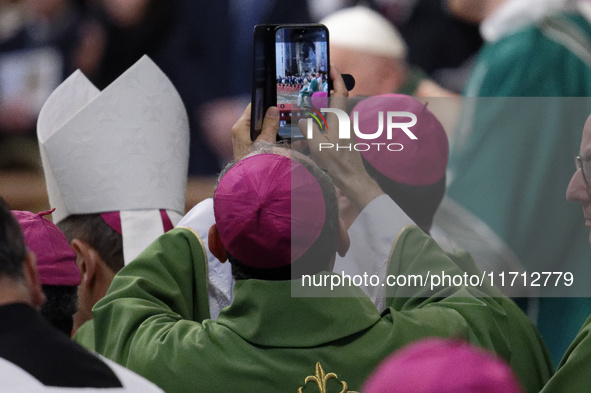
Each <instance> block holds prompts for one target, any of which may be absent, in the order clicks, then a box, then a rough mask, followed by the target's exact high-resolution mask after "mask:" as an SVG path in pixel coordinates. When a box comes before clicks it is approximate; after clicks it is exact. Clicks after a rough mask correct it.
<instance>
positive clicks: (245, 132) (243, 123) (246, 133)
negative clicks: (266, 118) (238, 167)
mask: <svg viewBox="0 0 591 393" xmlns="http://www.w3.org/2000/svg"><path fill="white" fill-rule="evenodd" d="M251 145H252V141H251V140H250V104H248V106H247V107H246V109H245V110H244V112H242V116H240V118H239V119H238V121H237V122H236V123H234V126H232V154H233V156H234V160H235V161H238V160H240V159H241V158H242V157H244V156H245V155H246V154H247V152H248V148H249V147H250V146H251Z"/></svg>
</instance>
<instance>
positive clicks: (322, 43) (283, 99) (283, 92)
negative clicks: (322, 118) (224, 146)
mask: <svg viewBox="0 0 591 393" xmlns="http://www.w3.org/2000/svg"><path fill="white" fill-rule="evenodd" d="M271 32H272V33H271ZM254 48H255V49H254V56H253V58H254V64H253V70H254V77H253V94H252V95H253V97H252V102H253V105H252V108H251V110H252V113H251V139H252V140H255V139H256V137H257V136H258V134H259V133H260V131H261V128H262V120H263V117H264V114H265V112H266V110H267V108H269V106H273V105H276V106H277V107H278V108H279V135H278V139H284V140H291V139H301V138H303V135H302V133H301V132H300V130H299V128H298V122H299V120H300V119H302V118H306V117H309V116H310V115H311V114H313V113H314V110H319V109H320V108H314V107H315V105H318V103H319V102H322V103H325V102H326V99H320V100H318V99H317V97H318V98H320V97H328V96H329V92H330V90H331V89H332V86H331V80H330V76H329V73H328V72H329V64H330V62H329V49H328V29H327V28H326V26H324V25H321V24H297V25H258V26H256V27H255V32H254Z"/></svg>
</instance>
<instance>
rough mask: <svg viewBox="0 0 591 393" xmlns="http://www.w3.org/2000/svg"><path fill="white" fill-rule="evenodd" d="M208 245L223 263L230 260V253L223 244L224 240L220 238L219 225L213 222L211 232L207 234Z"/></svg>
mask: <svg viewBox="0 0 591 393" xmlns="http://www.w3.org/2000/svg"><path fill="white" fill-rule="evenodd" d="M207 243H208V244H207V245H208V246H209V251H211V253H212V254H213V256H214V257H216V259H217V260H218V261H220V262H221V263H224V262H226V261H227V260H228V253H227V252H226V249H225V248H224V245H223V244H222V240H221V239H220V234H219V232H218V226H217V225H216V224H213V225H212V226H211V228H209V233H208V234H207Z"/></svg>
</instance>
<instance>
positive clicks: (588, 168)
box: [575, 156, 591, 188]
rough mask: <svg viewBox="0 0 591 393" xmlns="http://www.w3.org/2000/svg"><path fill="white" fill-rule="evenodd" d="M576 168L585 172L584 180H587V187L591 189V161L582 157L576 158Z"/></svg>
mask: <svg viewBox="0 0 591 393" xmlns="http://www.w3.org/2000/svg"><path fill="white" fill-rule="evenodd" d="M575 167H576V168H577V170H579V169H582V172H583V180H585V185H586V186H587V188H591V186H590V185H589V184H590V180H591V159H582V158H581V156H576V157H575Z"/></svg>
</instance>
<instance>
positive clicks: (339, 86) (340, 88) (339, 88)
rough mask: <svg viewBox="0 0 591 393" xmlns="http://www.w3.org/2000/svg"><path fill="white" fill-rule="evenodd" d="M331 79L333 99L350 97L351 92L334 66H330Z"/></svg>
mask: <svg viewBox="0 0 591 393" xmlns="http://www.w3.org/2000/svg"><path fill="white" fill-rule="evenodd" d="M330 78H331V79H332V87H333V94H332V95H333V97H349V90H347V86H346V85H345V81H344V80H343V76H342V75H341V72H340V71H339V69H338V68H337V66H335V65H334V64H331V66H330Z"/></svg>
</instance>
